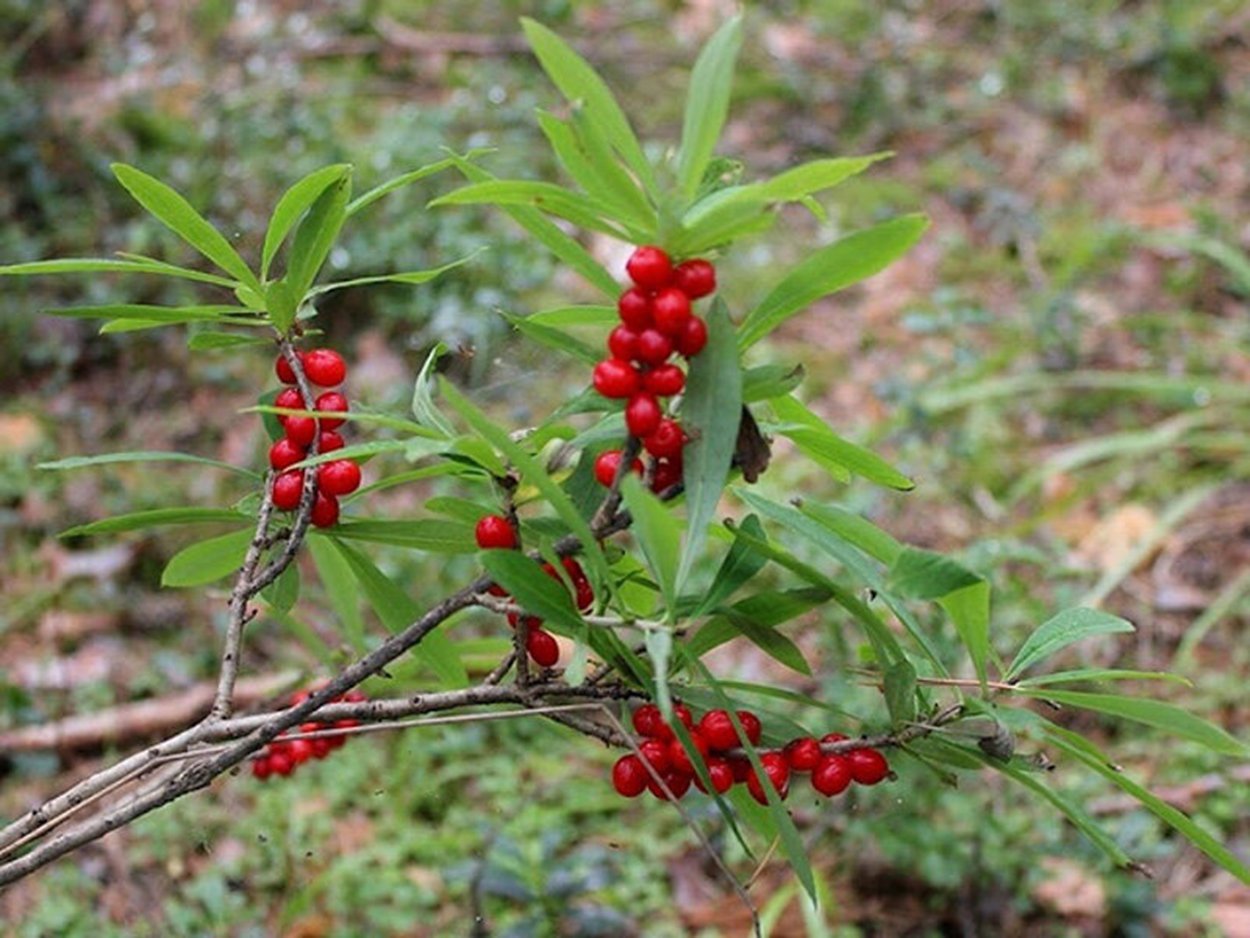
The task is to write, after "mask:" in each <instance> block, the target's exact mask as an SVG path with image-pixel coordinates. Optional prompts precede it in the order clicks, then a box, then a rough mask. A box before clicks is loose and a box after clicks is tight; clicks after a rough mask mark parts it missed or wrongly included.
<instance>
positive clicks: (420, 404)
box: [412, 342, 456, 440]
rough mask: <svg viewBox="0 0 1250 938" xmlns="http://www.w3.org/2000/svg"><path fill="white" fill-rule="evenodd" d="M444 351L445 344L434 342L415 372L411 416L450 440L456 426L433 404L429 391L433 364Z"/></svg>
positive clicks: (432, 384)
mask: <svg viewBox="0 0 1250 938" xmlns="http://www.w3.org/2000/svg"><path fill="white" fill-rule="evenodd" d="M446 353H447V346H445V345H443V343H442V342H436V343H435V344H434V348H432V349H430V354H429V355H427V356H426V357H425V364H423V365H422V366H421V370H420V371H419V372H418V373H417V380H416V381H415V382H413V386H412V416H413V418H414V419H415V420H416V421H417V423H419V424H421V425H422V426H423V427H429V428H430V429H431V430H434V431H435V432H437V433H439V434H441V435H442V436H443V437H445V438H446V439H449V440H450V439H452V438H453V437H455V435H456V428H455V427H453V426H452V425H451V421H449V420H448V419H447V418H446V417H444V416H443V414H442V411H440V410H439V409H438V407H437V406H436V405H435V403H434V395H433V393H432V392H431V388H433V386H434V378H433V373H434V366H435V365H436V364H438V360H439V359H440V358H442V357H443V355H445V354H446Z"/></svg>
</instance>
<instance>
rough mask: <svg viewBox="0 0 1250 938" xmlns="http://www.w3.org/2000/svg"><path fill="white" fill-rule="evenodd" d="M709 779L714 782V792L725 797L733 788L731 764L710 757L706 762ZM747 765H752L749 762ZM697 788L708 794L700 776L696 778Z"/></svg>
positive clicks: (718, 758)
mask: <svg viewBox="0 0 1250 938" xmlns="http://www.w3.org/2000/svg"><path fill="white" fill-rule="evenodd" d="M706 765H707V774H708V778H709V779H711V782H712V790H713V791H715V792H716V793H717V794H720V795H723V794H724V793H725V792H727V791H729V789H731V788H733V784H734V770H733V766H731V765H730V764H729V760H728V759H722V758H720V757H718V756H710V757H709V758H708V759H707V762H706ZM747 765H750V763H749V762H748V763H747ZM694 784H695V787H696V788H698V789H699V791H701V792H704V793H705V794H706V793H707V789H706V788H704V787H703V780H702V779H700V778H699V776H698V775H696V776H695V777H694Z"/></svg>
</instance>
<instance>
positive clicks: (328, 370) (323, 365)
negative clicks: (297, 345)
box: [304, 348, 347, 388]
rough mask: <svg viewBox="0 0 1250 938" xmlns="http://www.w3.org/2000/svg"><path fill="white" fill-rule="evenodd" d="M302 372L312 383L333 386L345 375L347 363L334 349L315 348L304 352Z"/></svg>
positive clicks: (340, 382) (325, 386)
mask: <svg viewBox="0 0 1250 938" xmlns="http://www.w3.org/2000/svg"><path fill="white" fill-rule="evenodd" d="M304 374H306V375H308V380H309V381H311V382H312V383H313V384H318V385H320V386H321V387H323V388H335V387H338V386H339V385H340V384H342V383H343V379H344V378H346V377H347V363H346V362H344V361H343V356H342V355H340V354H339V353H338V352H336V351H334V349H329V348H315V349H312V350H311V351H308V352H305V353H304Z"/></svg>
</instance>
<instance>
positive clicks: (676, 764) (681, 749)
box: [668, 732, 709, 775]
mask: <svg viewBox="0 0 1250 938" xmlns="http://www.w3.org/2000/svg"><path fill="white" fill-rule="evenodd" d="M690 742H692V743H693V744H694V748H695V751H696V752H697V753H698V754H699V757H700V759H701V760H703V761H706V760H707V754H708V752H709V747H708V744H707V740H706V739H704V738H703V736H702V735H701V734H699V733H698V732H694V733H691V734H690ZM668 761H669V762H670V763H671V764H672V766H673V768H674V769H676V770H677V771H678V772H683V773H685V774H687V775H690V774H693V773H694V765H693V763H692V762H691V759H690V753H689V752H687V751H686V747H685V746H683V745H682V742H681V740H680V739H677V738H676V737H674V738H673V741H672V742H670V743H669V744H668Z"/></svg>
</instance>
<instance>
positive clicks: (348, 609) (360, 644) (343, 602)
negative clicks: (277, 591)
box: [291, 537, 369, 655]
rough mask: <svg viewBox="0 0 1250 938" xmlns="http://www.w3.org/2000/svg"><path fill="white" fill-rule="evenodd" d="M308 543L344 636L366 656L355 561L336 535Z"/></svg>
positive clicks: (313, 539) (319, 576) (363, 624)
mask: <svg viewBox="0 0 1250 938" xmlns="http://www.w3.org/2000/svg"><path fill="white" fill-rule="evenodd" d="M307 544H308V551H309V553H311V554H312V559H313V565H314V566H315V567H316V568H317V576H318V578H320V580H321V585H322V586H323V587H324V588H325V595H326V599H327V600H329V602H330V607H331V608H332V609H333V610H334V615H335V617H336V618H337V619H338V621H339V624H340V625H341V626H342V628H343V637H344V638H346V639H347V642H348V644H349V645H351V647H352V648H353V649H354V650H355V652H356V654H357V655H363V654H364V653H365V652H366V651H367V650H368V645H369V643H368V639H367V637H366V635H365V619H364V616H362V615H361V614H360V590H359V589H358V588H357V585H356V576H355V574H353V573H352V568H351V564H349V563H348V561H347V558H346V556H345V554H344V552H343V551H342V550H341V549H340V548H341V546H342V544H341V542H339V541H336V540H334V538H332V537H310V538H309V539H308V541H307ZM291 568H292V569H294V568H295V565H294V564H292V565H291Z"/></svg>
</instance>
